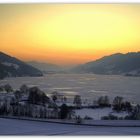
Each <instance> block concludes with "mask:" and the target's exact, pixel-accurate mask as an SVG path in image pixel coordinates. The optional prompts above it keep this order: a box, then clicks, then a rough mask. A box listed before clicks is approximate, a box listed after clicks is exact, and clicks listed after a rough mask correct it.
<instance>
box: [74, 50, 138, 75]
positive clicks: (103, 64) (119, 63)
mask: <svg viewBox="0 0 140 140" xmlns="http://www.w3.org/2000/svg"><path fill="white" fill-rule="evenodd" d="M73 71H76V72H82V73H83V72H86V73H95V74H123V75H127V74H128V75H129V74H130V75H131V74H132V75H140V52H131V53H126V54H122V53H116V54H113V55H110V56H104V57H102V58H100V59H98V60H95V61H91V62H88V63H86V64H83V65H79V66H77V67H75V68H74V69H73Z"/></svg>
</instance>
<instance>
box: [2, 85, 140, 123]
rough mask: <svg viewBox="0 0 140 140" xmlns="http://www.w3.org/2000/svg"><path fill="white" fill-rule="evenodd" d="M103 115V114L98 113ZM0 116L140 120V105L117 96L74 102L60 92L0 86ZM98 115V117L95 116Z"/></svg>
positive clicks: (74, 100) (78, 120) (80, 119)
mask: <svg viewBox="0 0 140 140" xmlns="http://www.w3.org/2000/svg"><path fill="white" fill-rule="evenodd" d="M99 112H101V114H99ZM0 116H1V117H12V116H16V117H28V118H39V119H51V120H55V119H60V120H67V121H70V120H75V123H82V121H83V120H97V119H98V120H139V119H140V106H139V105H138V104H132V103H131V102H129V101H127V100H124V99H123V97H119V96H116V97H115V98H114V100H113V102H112V103H111V101H110V100H109V97H108V96H101V97H99V98H98V100H97V101H95V100H94V101H93V104H89V103H88V102H86V101H85V100H84V101H83V100H82V99H81V96H80V95H75V96H74V98H73V102H69V101H68V99H67V97H65V96H64V95H62V94H59V93H58V92H57V91H54V92H52V94H51V96H50V97H49V96H47V94H46V93H44V92H43V91H42V90H40V89H39V88H38V87H30V88H29V87H28V86H27V85H25V84H24V85H21V87H20V88H19V89H18V90H14V89H13V88H12V87H11V86H10V85H9V84H6V85H1V86H0ZM96 116H98V118H97V117H96Z"/></svg>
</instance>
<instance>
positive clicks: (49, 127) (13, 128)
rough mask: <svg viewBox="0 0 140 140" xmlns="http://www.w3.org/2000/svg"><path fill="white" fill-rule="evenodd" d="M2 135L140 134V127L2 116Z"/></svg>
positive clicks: (0, 123)
mask: <svg viewBox="0 0 140 140" xmlns="http://www.w3.org/2000/svg"><path fill="white" fill-rule="evenodd" d="M0 135H140V127H103V126H82V125H67V124H57V123H47V122H37V121H26V120H13V119H3V118H0Z"/></svg>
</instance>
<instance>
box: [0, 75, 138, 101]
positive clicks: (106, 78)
mask: <svg viewBox="0 0 140 140" xmlns="http://www.w3.org/2000/svg"><path fill="white" fill-rule="evenodd" d="M6 83H9V84H11V85H12V86H13V88H14V89H18V88H19V87H20V86H21V85H22V84H27V85H28V86H30V87H31V86H38V87H39V88H40V89H42V90H43V91H44V92H46V93H47V94H48V95H49V94H50V93H51V92H53V91H58V92H59V93H62V94H64V95H65V96H67V97H68V98H69V96H74V95H77V94H79V95H81V97H82V98H83V99H87V100H90V101H93V100H95V99H97V98H98V97H99V96H101V95H108V96H109V97H110V98H111V99H113V98H114V97H115V96H123V97H124V98H126V99H128V100H130V101H132V102H136V103H140V96H139V94H140V77H126V76H116V75H95V74H48V75H45V76H43V77H16V78H6V79H4V80H1V81H0V84H6ZM70 98H71V97H70Z"/></svg>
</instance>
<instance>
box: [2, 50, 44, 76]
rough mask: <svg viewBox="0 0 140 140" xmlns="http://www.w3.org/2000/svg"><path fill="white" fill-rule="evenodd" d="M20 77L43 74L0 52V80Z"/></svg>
mask: <svg viewBox="0 0 140 140" xmlns="http://www.w3.org/2000/svg"><path fill="white" fill-rule="evenodd" d="M21 76H43V74H42V72H41V71H40V70H38V69H36V68H34V67H32V66H30V65H28V64H26V63H25V62H23V61H21V60H19V59H17V58H15V57H11V56H10V55H7V54H5V53H3V52H0V78H5V77H21Z"/></svg>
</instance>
